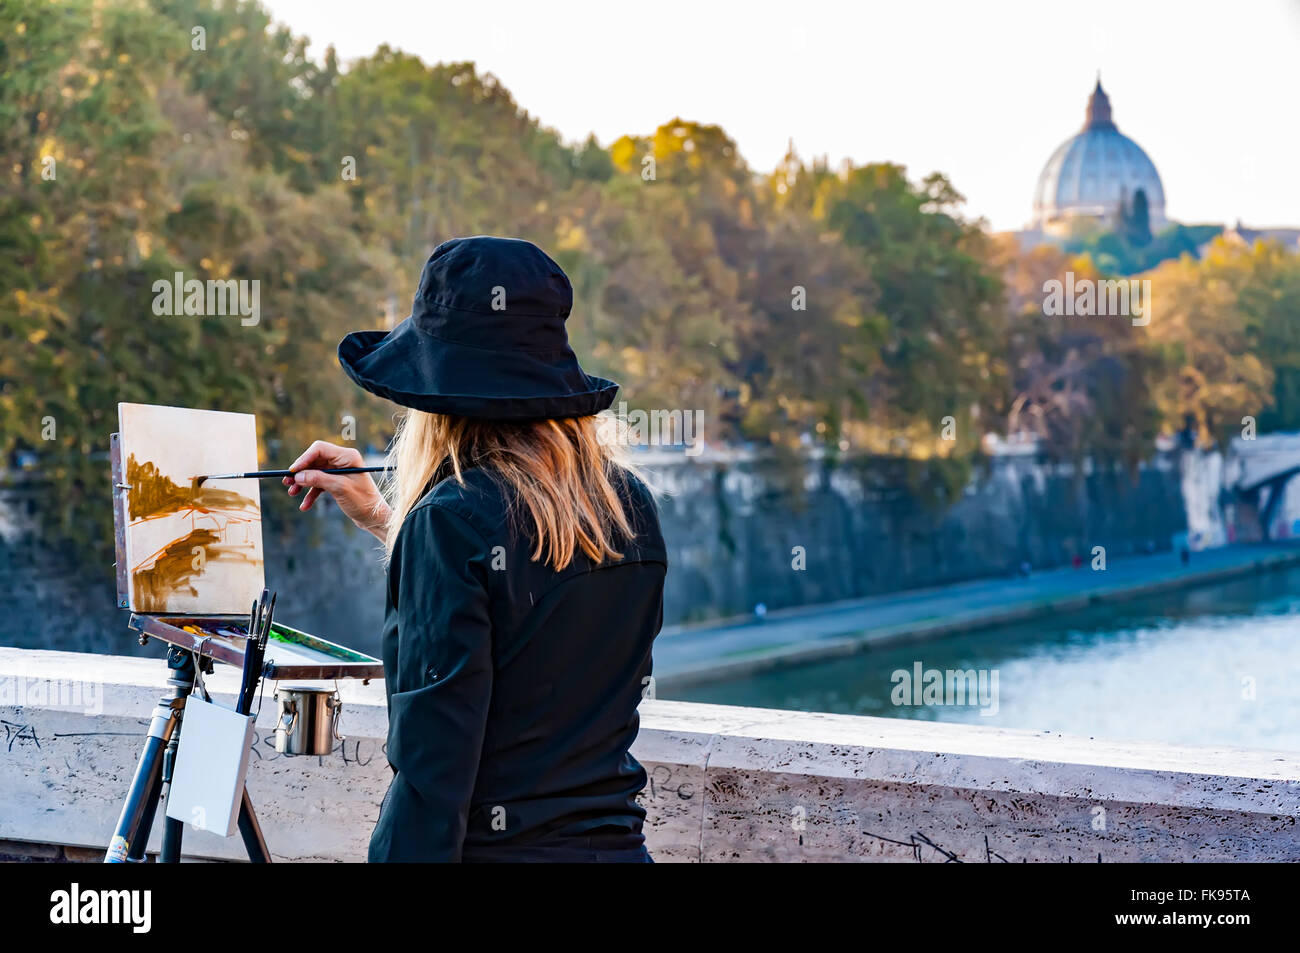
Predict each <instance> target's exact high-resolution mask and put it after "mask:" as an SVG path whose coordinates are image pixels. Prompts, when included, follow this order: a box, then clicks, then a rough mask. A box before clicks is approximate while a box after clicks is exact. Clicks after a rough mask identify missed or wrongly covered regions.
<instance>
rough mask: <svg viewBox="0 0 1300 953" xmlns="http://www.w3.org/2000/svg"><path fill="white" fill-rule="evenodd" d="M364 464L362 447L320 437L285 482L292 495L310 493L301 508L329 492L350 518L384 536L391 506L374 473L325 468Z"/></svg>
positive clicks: (305, 452) (360, 525)
mask: <svg viewBox="0 0 1300 953" xmlns="http://www.w3.org/2000/svg"><path fill="white" fill-rule="evenodd" d="M364 465H365V461H364V460H362V459H361V451H359V450H356V449H354V448H352V447H338V446H335V445H334V444H332V443H326V442H325V441H324V440H317V441H316V442H315V443H313V444H312V445H311V446H310V447H308V448H307V449H306V450H304V451H303V453H302V456H300V457H299V458H298V459H297V460H295V461H293V464H292V465H291V466H290V467H289V469H290V470H293V471H294V474H293V476H292V477H285V478H284V481H283V482H284V485H285V486H287V487H288V488H289V495H290V496H297V495H298V494H299V493H304V492H305V493H306V495H305V496H304V497H303V498H302V503H300V504H299V505H298V509H300V510H303V511H306V510H309V509H311V508H312V505H313V504H314V503H315V502H316V498H317V497H319V496H320V495H321V494H322V493H328V494H329V495H330V496H332V497H333V498H334V502H335V503H337V504H338V505H339V509H341V510H342V511H343V514H344V515H345V516H347V518H348V519H350V520H352V522H354V523H356V524H357V526H359V527H360V528H361V529H364V530H365V531H366V532H368V533H373V534H374V535H375V536H376V537H378V538H379V539H380V540H383V539H384V536H385V534H386V533H387V530H388V516H389V508H388V504H387V503H385V502H384V498H383V496H382V495H381V494H380V492H379V488H378V487H376V486H375V481H374V480H372V479H371V478H370V474H369V473H350V474H338V473H322V472H321V470H322V469H323V468H332V467H359V466H364Z"/></svg>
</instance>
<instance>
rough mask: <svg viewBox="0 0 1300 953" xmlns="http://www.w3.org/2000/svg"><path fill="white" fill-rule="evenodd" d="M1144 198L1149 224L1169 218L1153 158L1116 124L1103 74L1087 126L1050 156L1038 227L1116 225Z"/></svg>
mask: <svg viewBox="0 0 1300 953" xmlns="http://www.w3.org/2000/svg"><path fill="white" fill-rule="evenodd" d="M1142 203H1145V205H1146V208H1147V216H1148V218H1149V221H1150V226H1151V229H1152V230H1153V231H1154V230H1156V229H1158V228H1159V227H1160V226H1162V225H1163V224H1165V191H1164V188H1163V186H1161V184H1160V174H1159V173H1158V172H1156V167H1155V163H1153V162H1152V161H1151V159H1150V158H1149V157H1148V156H1147V154H1146V153H1145V152H1143V151H1142V147H1141V146H1139V145H1138V144H1137V143H1136V142H1134V141H1133V140H1132V139H1130V138H1129V137H1128V136H1126V135H1124V134H1123V133H1121V132H1120V131H1119V129H1117V128H1116V126H1115V122H1114V120H1113V119H1112V118H1111V113H1110V99H1109V98H1108V97H1107V96H1106V92H1105V90H1103V89H1102V88H1101V79H1100V78H1098V80H1097V87H1096V89H1094V90H1093V92H1092V96H1091V97H1090V98H1089V99H1088V115H1087V121H1086V122H1085V123H1084V126H1083V129H1082V130H1081V131H1080V132H1079V133H1078V134H1077V135H1075V136H1072V137H1071V138H1069V139H1067V140H1066V141H1065V142H1063V143H1061V145H1060V146H1059V147H1058V148H1057V150H1056V151H1055V152H1053V153H1052V157H1051V158H1050V159H1048V160H1047V165H1046V166H1044V168H1043V172H1042V174H1041V175H1040V176H1039V177H1038V189H1037V191H1036V192H1035V194H1034V222H1033V225H1034V227H1036V228H1038V229H1041V230H1042V231H1044V232H1048V233H1055V234H1066V233H1069V232H1071V231H1072V230H1073V229H1074V228H1076V227H1077V226H1078V225H1080V224H1083V223H1085V222H1086V223H1095V224H1097V225H1101V226H1102V227H1108V228H1109V227H1114V226H1115V225H1117V224H1118V223H1119V221H1120V218H1121V216H1122V214H1123V213H1124V212H1125V211H1127V212H1129V213H1132V212H1133V210H1134V208H1135V207H1137V206H1140V205H1141V204H1142Z"/></svg>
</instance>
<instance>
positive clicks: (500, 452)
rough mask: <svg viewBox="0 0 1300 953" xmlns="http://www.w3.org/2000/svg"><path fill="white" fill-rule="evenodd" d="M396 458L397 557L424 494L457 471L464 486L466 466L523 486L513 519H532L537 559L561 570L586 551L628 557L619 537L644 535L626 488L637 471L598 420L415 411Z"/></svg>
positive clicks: (596, 557)
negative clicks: (402, 533) (622, 488)
mask: <svg viewBox="0 0 1300 953" xmlns="http://www.w3.org/2000/svg"><path fill="white" fill-rule="evenodd" d="M388 465H389V466H390V467H392V468H393V469H391V470H390V471H389V474H390V476H389V477H388V478H387V479H386V480H385V485H384V490H385V495H386V496H388V498H389V505H390V506H391V507H392V516H391V517H390V519H389V523H388V531H387V535H386V539H385V548H386V551H387V554H388V555H389V556H391V555H392V552H393V546H394V544H395V543H396V542H397V533H398V531H399V530H400V529H401V526H402V522H403V521H404V520H405V519H406V517H407V515H408V514H409V513H410V512H411V508H412V507H414V506H415V504H416V503H418V502H419V501H420V498H421V497H422V496H424V494H425V493H426V492H427V491H428V490H429V489H430V488H431V487H432V486H433V485H434V484H435V483H438V482H439V481H441V480H442V479H445V478H447V477H452V478H454V479H455V480H456V482H457V483H459V484H460V485H462V486H464V485H465V479H464V471H465V470H468V469H471V468H474V467H478V468H481V469H483V470H486V471H488V472H489V473H490V474H492V475H493V476H494V477H495V478H496V479H498V480H502V481H504V482H505V483H506V484H507V485H508V486H509V487H510V488H511V489H512V490H513V491H514V503H513V506H514V507H517V511H516V512H512V514H511V516H512V518H516V517H518V516H520V515H526V517H527V524H528V525H527V527H526V528H527V529H528V530H529V531H530V536H531V541H532V543H533V552H532V559H533V560H534V561H544V562H545V563H546V564H547V565H549V566H551V567H552V568H554V569H555V570H557V571H558V570H561V569H564V568H565V567H567V566H568V565H569V564H570V563H571V562H572V561H573V558H574V555H575V554H576V553H577V551H578V550H579V549H581V550H582V551H583V552H584V553H586V554H587V556H588V557H589V558H590V559H592V560H593V561H595V562H603V561H604V560H606V559H621V558H622V553H620V552H619V551H618V550H617V549H616V548H615V545H616V543H617V541H618V540H619V539H620V538H621V539H623V540H630V539H631V538H632V537H633V536H634V535H635V533H634V531H633V529H632V524H631V521H630V520H629V518H628V515H627V513H626V512H625V510H624V507H623V502H622V499H621V498H620V496H619V493H618V487H617V484H618V483H620V482H621V481H622V480H625V479H627V477H628V475H629V472H630V469H629V467H628V466H627V464H626V463H625V462H623V461H622V460H621V459H620V458H619V455H618V453H617V452H616V449H615V447H614V446H613V445H612V444H611V443H610V442H607V441H603V440H601V439H600V434H599V432H598V425H597V418H595V417H571V418H562V419H547V420H529V421H503V420H479V419H475V418H470V417H453V416H449V415H445V414H432V413H427V412H425V411H422V410H408V411H407V412H406V414H405V415H404V416H403V417H402V418H401V420H399V421H398V425H397V433H396V434H395V435H394V437H393V443H392V446H391V447H390V449H389V457H388ZM520 528H524V527H520Z"/></svg>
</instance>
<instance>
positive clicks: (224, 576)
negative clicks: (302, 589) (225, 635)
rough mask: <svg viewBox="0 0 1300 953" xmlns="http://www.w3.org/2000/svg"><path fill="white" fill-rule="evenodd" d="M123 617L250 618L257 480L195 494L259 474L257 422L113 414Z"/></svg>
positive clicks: (258, 539) (256, 569)
mask: <svg viewBox="0 0 1300 953" xmlns="http://www.w3.org/2000/svg"><path fill="white" fill-rule="evenodd" d="M117 409H118V429H119V432H120V441H121V443H120V447H121V466H122V471H123V473H122V477H123V483H124V489H125V494H124V496H125V504H126V505H125V510H126V513H125V517H126V520H125V523H126V526H125V537H126V539H125V544H126V547H125V548H126V567H127V573H126V575H127V580H126V581H127V593H128V598H129V601H130V605H129V608H130V609H132V610H133V611H135V612H145V613H163V612H167V613H191V614H193V613H207V614H211V615H237V614H245V615H246V614H247V613H248V608H249V606H250V605H251V604H252V602H253V600H254V599H256V598H257V597H258V596H259V595H260V594H261V592H262V589H263V587H264V586H265V565H264V562H263V555H262V505H261V495H260V491H259V487H258V483H257V481H256V480H223V481H221V482H219V483H216V482H209V483H205V484H203V485H199V484H198V481H197V478H198V477H199V476H202V475H204V474H209V473H229V472H232V471H233V472H244V471H251V470H256V469H257V418H256V417H254V416H253V415H252V414H231V413H224V412H221V411H214V410H194V409H190V408H185V407H161V406H155V405H152V404H126V403H123V404H118V408H117Z"/></svg>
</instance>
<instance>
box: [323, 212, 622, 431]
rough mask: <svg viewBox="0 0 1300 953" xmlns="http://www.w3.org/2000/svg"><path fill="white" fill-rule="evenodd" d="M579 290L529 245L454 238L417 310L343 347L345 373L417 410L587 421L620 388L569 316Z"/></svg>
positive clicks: (352, 337)
mask: <svg viewBox="0 0 1300 953" xmlns="http://www.w3.org/2000/svg"><path fill="white" fill-rule="evenodd" d="M572 307H573V286H572V285H570V284H569V278H568V276H567V275H565V273H564V270H563V269H562V268H560V266H559V265H557V264H556V263H555V262H554V261H552V260H551V258H550V256H548V255H547V254H546V253H545V252H544V251H542V250H541V249H540V248H538V247H537V246H536V245H534V244H533V243H532V242H526V241H521V240H520V239H516V238H493V237H491V236H487V235H478V236H475V237H474V238H453V239H452V240H450V241H447V242H443V243H442V244H441V245H439V246H438V247H437V248H435V249H434V250H433V254H432V255H430V256H429V260H428V261H427V262H425V265H424V272H423V274H421V275H420V287H419V288H418V289H417V290H416V292H415V303H414V305H413V306H412V308H411V316H410V317H408V318H406V319H405V320H403V321H402V322H401V323H400V324H398V325H397V327H395V328H393V330H391V331H356V332H354V333H352V334H349V335H348V336H347V337H345V338H344V339H343V340H342V341H341V342H340V343H339V363H340V364H342V365H343V370H344V371H345V372H346V373H347V375H348V377H350V378H352V379H353V380H354V381H356V382H357V384H359V385H360V386H362V387H364V388H365V389H366V390H368V391H370V392H371V393H372V394H378V395H379V396H380V397H386V398H387V399H389V400H391V401H393V402H394V403H398V404H401V405H403V406H404V407H413V408H415V409H416V410H426V411H430V412H432V413H438V414H455V415H458V416H461V417H485V418H489V419H494V420H534V419H541V418H545V417H586V416H589V415H591V414H595V413H598V412H600V411H602V410H604V409H605V408H607V407H608V406H609V405H610V404H612V403H613V402H614V394H615V393H616V392H617V391H618V384H616V383H614V382H613V381H607V380H605V379H603V378H600V377H589V376H588V375H587V374H585V373H584V372H583V370H582V368H581V367H579V366H578V358H577V355H575V354H574V353H573V349H572V348H571V347H569V336H568V334H567V332H566V331H565V328H564V322H565V320H566V319H567V318H568V317H569V311H570V309H571V308H572Z"/></svg>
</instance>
